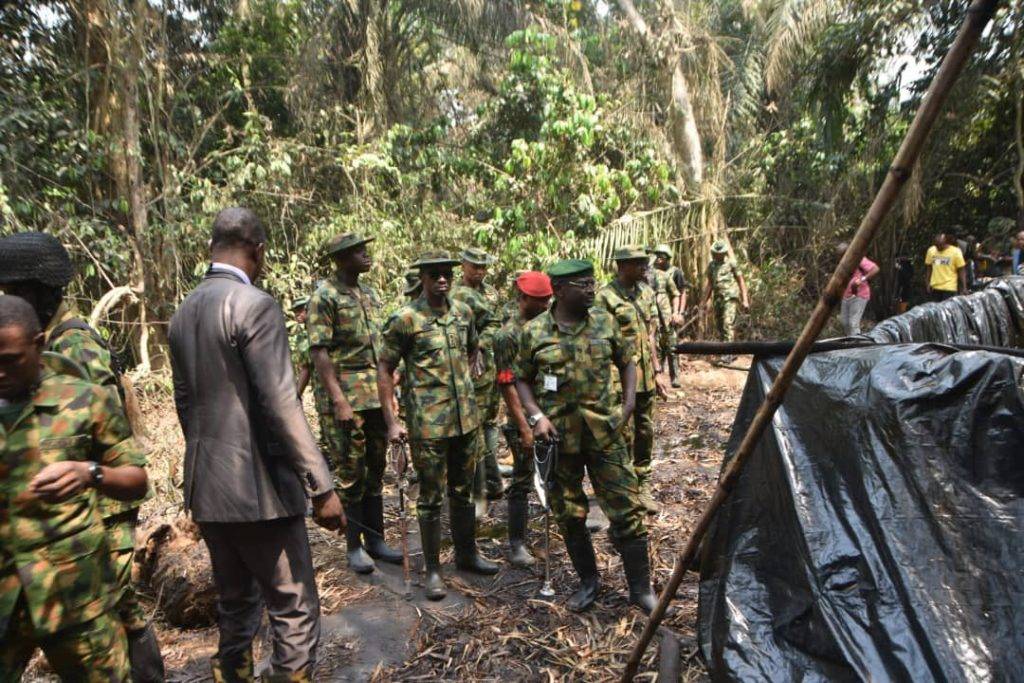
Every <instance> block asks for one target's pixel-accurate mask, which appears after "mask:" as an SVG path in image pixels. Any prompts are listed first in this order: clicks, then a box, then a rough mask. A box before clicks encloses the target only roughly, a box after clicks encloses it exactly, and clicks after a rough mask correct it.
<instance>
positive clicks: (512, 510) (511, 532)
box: [508, 498, 537, 568]
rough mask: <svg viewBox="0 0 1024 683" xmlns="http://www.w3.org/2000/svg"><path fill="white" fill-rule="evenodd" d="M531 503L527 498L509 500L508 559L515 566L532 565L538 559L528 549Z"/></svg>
mask: <svg viewBox="0 0 1024 683" xmlns="http://www.w3.org/2000/svg"><path fill="white" fill-rule="evenodd" d="M529 510H530V503H529V502H528V501H527V500H526V499H525V498H509V501H508V547H509V555H508V561H509V562H510V563H511V564H512V566H513V567H520V568H522V567H532V566H533V565H534V564H535V563H536V562H537V560H536V559H534V557H533V555H531V554H530V551H529V550H527V549H526V529H527V521H528V519H527V513H528V512H529Z"/></svg>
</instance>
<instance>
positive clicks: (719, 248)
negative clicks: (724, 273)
mask: <svg viewBox="0 0 1024 683" xmlns="http://www.w3.org/2000/svg"><path fill="white" fill-rule="evenodd" d="M711 253H712V254H727V253H729V245H728V244H726V243H725V240H718V241H716V242H715V243H714V244H712V245H711Z"/></svg>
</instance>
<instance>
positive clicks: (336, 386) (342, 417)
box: [306, 233, 402, 574]
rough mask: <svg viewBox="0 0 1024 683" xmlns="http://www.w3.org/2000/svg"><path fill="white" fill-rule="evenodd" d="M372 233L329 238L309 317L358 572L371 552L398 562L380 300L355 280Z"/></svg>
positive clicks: (365, 266) (330, 451) (368, 565)
mask: <svg viewBox="0 0 1024 683" xmlns="http://www.w3.org/2000/svg"><path fill="white" fill-rule="evenodd" d="M372 241H373V238H372V237H363V236H360V235H356V234H351V233H349V234H345V235H339V236H338V237H335V238H334V239H332V240H331V241H330V242H329V243H328V245H327V252H326V255H327V256H328V257H330V258H332V259H333V261H334V266H335V273H334V275H332V276H331V277H329V278H328V279H326V280H325V281H324V282H323V283H322V284H321V285H320V287H318V288H317V290H316V292H314V293H313V296H312V298H311V299H310V301H309V317H308V319H307V320H306V329H307V331H308V332H309V344H310V348H311V352H310V353H311V354H312V357H313V363H314V364H315V365H316V371H317V376H318V381H317V385H316V404H317V412H318V413H319V415H320V433H321V439H322V442H323V450H324V452H325V453H326V454H327V457H328V458H329V459H330V460H331V461H332V464H333V465H334V474H335V477H336V486H337V487H338V496H339V497H340V498H341V502H342V504H343V505H344V506H345V516H346V517H348V521H349V524H348V528H347V529H346V530H345V539H346V541H347V545H348V566H349V567H350V568H351V569H352V570H353V571H355V572H357V573H359V574H368V573H370V572H372V571H373V569H374V562H373V560H374V559H377V560H382V561H384V562H391V563H392V564H399V563H401V562H402V553H401V552H399V551H397V550H395V549H393V548H391V547H389V546H388V545H387V544H386V543H385V542H384V498H383V488H384V466H385V464H386V460H387V426H386V425H385V423H384V413H383V412H382V411H381V407H380V399H379V398H378V395H377V383H376V373H377V361H378V359H379V355H380V354H379V351H380V323H379V320H378V316H379V314H380V310H381V301H380V297H379V296H378V295H377V292H376V290H374V289H373V288H372V287H370V286H369V285H365V284H361V283H360V282H359V276H360V275H361V274H362V273H365V272H367V271H369V270H370V267H371V266H372V265H373V260H372V258H371V257H370V253H369V250H368V249H367V244H369V243H370V242H372Z"/></svg>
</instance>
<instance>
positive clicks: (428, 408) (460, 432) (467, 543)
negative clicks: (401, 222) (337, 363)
mask: <svg viewBox="0 0 1024 683" xmlns="http://www.w3.org/2000/svg"><path fill="white" fill-rule="evenodd" d="M457 264H458V261H456V260H455V259H452V258H450V257H449V256H448V255H447V254H445V253H443V252H432V253H427V254H424V255H423V256H421V257H420V259H419V260H418V261H416V263H414V264H413V267H415V268H417V269H418V270H419V272H420V280H421V282H422V283H423V294H422V295H421V296H420V297H419V298H417V299H414V300H413V301H412V302H410V303H409V304H406V305H405V306H403V307H402V308H400V309H398V311H397V312H396V313H395V314H394V315H392V316H391V318H390V319H389V320H388V322H387V324H386V325H385V326H384V332H383V335H382V336H383V343H382V344H381V351H380V362H379V363H378V365H377V385H378V387H379V390H380V401H381V404H382V406H383V408H384V419H385V420H386V421H387V424H388V438H389V439H390V440H391V442H392V443H396V444H397V443H402V442H403V441H405V440H407V439H408V440H409V441H410V442H411V451H412V461H413V467H415V469H416V474H417V477H418V478H419V484H420V498H419V500H418V501H417V504H416V512H417V516H418V518H419V524H420V540H421V542H422V545H423V560H424V565H425V570H426V583H425V593H426V596H427V598H428V599H430V600H440V599H442V598H443V597H444V596H445V587H444V578H443V576H442V575H441V565H440V552H441V503H442V500H443V498H444V489H445V485H446V483H447V489H448V503H449V508H450V511H451V532H452V542H453V545H454V546H455V564H456V566H457V567H459V568H460V569H464V570H467V571H471V572H474V573H477V574H495V573H497V571H498V566H497V565H496V564H494V563H493V562H489V561H487V560H486V559H484V558H483V557H482V556H481V555H480V554H479V552H478V551H477V547H476V514H475V511H474V509H473V474H474V471H475V468H476V463H477V459H478V456H479V454H480V451H481V449H480V416H479V412H478V410H477V406H476V400H475V397H474V391H473V378H472V375H471V372H470V367H471V365H472V364H473V363H474V362H478V361H477V359H476V356H477V355H478V354H479V347H478V345H479V341H478V338H477V333H476V327H475V326H474V323H473V312H472V311H471V310H470V309H469V307H468V306H467V305H466V304H463V303H461V302H459V301H455V300H453V299H452V298H451V297H449V296H448V291H449V288H450V283H451V282H452V271H453V268H454V266H455V265H457ZM400 362H401V363H404V365H405V376H404V378H403V390H404V391H405V392H407V393H406V397H405V399H404V400H405V405H406V410H407V411H408V415H407V420H406V422H407V424H408V429H406V427H404V426H403V425H402V424H401V423H400V422H399V421H398V419H397V416H396V415H395V414H394V410H393V408H392V406H393V400H394V374H393V373H394V371H395V368H397V367H398V364H399V363H400ZM446 480H447V482H446Z"/></svg>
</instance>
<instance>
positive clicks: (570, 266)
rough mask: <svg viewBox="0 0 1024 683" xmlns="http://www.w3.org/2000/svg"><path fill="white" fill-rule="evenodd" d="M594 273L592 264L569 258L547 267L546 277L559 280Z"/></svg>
mask: <svg viewBox="0 0 1024 683" xmlns="http://www.w3.org/2000/svg"><path fill="white" fill-rule="evenodd" d="M593 272H594V264H593V263H591V262H590V261H587V260H585V259H578V258H570V259H562V260H561V261H555V262H554V263H552V264H551V265H550V266H548V270H547V273H548V277H550V278H561V277H571V276H573V275H589V274H591V273H593Z"/></svg>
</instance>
